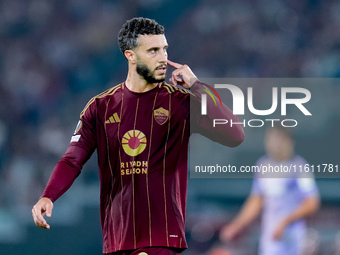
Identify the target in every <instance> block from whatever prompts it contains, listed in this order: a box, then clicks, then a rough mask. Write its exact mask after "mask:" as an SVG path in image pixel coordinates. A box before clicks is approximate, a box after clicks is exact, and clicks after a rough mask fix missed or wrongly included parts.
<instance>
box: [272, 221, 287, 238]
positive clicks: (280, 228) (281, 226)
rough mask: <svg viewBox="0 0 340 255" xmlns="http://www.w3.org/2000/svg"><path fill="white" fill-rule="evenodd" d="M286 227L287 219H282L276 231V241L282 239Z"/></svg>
mask: <svg viewBox="0 0 340 255" xmlns="http://www.w3.org/2000/svg"><path fill="white" fill-rule="evenodd" d="M286 228H287V223H286V221H281V222H280V224H279V225H277V227H276V229H275V231H274V234H273V239H274V240H276V241H278V240H280V239H281V238H282V235H283V233H284V231H285V229H286Z"/></svg>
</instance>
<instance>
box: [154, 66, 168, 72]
mask: <svg viewBox="0 0 340 255" xmlns="http://www.w3.org/2000/svg"><path fill="white" fill-rule="evenodd" d="M156 72H157V73H158V74H164V73H165V72H166V66H165V65H164V66H159V67H157V68H156Z"/></svg>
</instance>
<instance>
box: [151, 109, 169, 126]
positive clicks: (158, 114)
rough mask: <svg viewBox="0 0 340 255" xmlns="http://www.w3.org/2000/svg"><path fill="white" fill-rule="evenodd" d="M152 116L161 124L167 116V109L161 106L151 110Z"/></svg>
mask: <svg viewBox="0 0 340 255" xmlns="http://www.w3.org/2000/svg"><path fill="white" fill-rule="evenodd" d="M153 116H154V117H155V120H156V121H157V123H158V124H159V125H163V124H164V123H165V122H167V120H168V118H169V111H168V110H165V109H164V108H163V107H161V108H158V109H156V110H154V111H153Z"/></svg>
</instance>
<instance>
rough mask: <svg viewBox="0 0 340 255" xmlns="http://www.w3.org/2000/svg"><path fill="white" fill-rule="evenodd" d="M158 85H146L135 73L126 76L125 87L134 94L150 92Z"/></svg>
mask: <svg viewBox="0 0 340 255" xmlns="http://www.w3.org/2000/svg"><path fill="white" fill-rule="evenodd" d="M157 84H158V83H148V82H147V81H146V80H144V79H143V78H142V77H141V76H140V75H139V74H137V73H130V72H129V74H128V76H127V78H126V81H125V85H126V87H127V88H128V89H129V90H130V91H132V92H136V93H143V92H147V91H149V90H152V89H153V88H155V87H156V86H157Z"/></svg>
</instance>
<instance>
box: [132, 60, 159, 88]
mask: <svg viewBox="0 0 340 255" xmlns="http://www.w3.org/2000/svg"><path fill="white" fill-rule="evenodd" d="M136 71H137V73H138V74H139V75H140V76H142V77H143V78H144V80H146V81H147V82H148V83H158V82H162V81H164V80H165V76H164V78H160V79H156V77H155V71H156V70H154V71H151V70H150V69H149V68H148V67H147V66H146V65H145V64H144V63H143V62H142V61H141V60H139V59H137V67H136Z"/></svg>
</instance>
